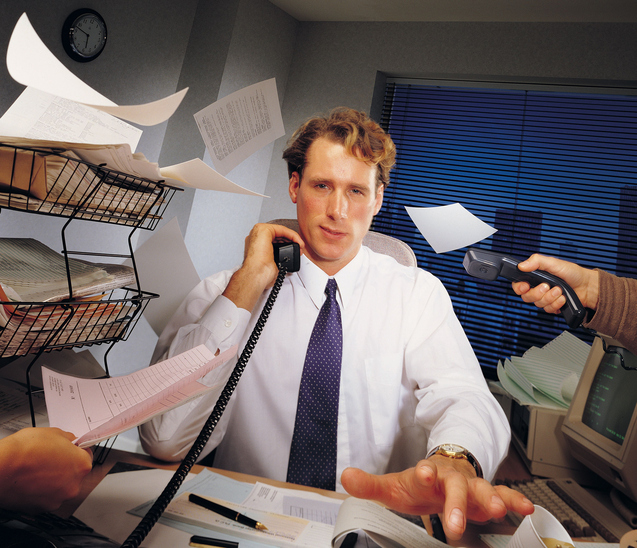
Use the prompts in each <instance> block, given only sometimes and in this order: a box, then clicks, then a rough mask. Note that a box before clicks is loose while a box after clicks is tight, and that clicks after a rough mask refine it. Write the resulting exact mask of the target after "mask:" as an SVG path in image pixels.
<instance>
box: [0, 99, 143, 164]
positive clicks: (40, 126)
mask: <svg viewBox="0 0 637 548" xmlns="http://www.w3.org/2000/svg"><path fill="white" fill-rule="evenodd" d="M0 135H3V136H7V137H26V138H28V139H43V140H48V141H64V142H69V143H89V144H92V145H110V144H113V143H127V144H128V145H129V146H130V148H131V150H132V151H133V152H134V151H135V149H136V148H137V144H138V143H139V139H140V138H141V136H142V130H141V129H139V128H136V127H135V126H132V125H131V124H127V123H126V122H124V121H123V120H120V119H119V118H116V117H115V116H112V115H110V114H108V113H106V112H102V111H99V110H96V109H94V108H92V107H89V106H86V105H83V104H81V103H76V102H75V101H71V100H70V99H65V98H63V97H57V96H56V95H51V94H50V93H47V92H46V91H42V90H39V89H36V88H32V87H27V88H26V89H25V90H24V91H23V92H22V93H21V94H20V96H19V97H18V98H17V99H16V100H15V101H14V103H13V104H12V105H11V106H10V107H9V109H8V110H7V111H6V112H5V113H4V114H3V115H2V118H0Z"/></svg>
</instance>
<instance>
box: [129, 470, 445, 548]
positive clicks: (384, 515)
mask: <svg viewBox="0 0 637 548" xmlns="http://www.w3.org/2000/svg"><path fill="white" fill-rule="evenodd" d="M189 492H192V493H196V494H198V495H200V496H203V497H209V498H213V499H217V500H218V501H219V503H220V504H223V505H224V506H228V507H232V508H236V509H238V510H241V511H242V512H243V513H245V514H247V515H248V516H249V517H251V518H253V519H257V520H258V521H260V522H261V523H263V524H264V525H265V526H266V527H267V528H268V530H267V531H257V530H256V529H251V528H249V527H246V526H243V525H241V524H239V523H237V522H235V521H232V520H228V519H226V518H223V517H221V516H219V515H217V514H215V513H214V512H211V511H210V510H206V509H204V508H201V507H199V506H197V505H195V504H193V503H190V502H188V501H187V493H189ZM178 495H179V496H178V498H176V499H175V500H173V501H172V502H171V504H170V505H169V506H168V508H167V509H166V511H165V512H164V515H163V517H162V519H161V521H162V522H163V523H165V524H169V525H170V524H174V525H175V526H178V527H181V528H183V527H184V524H186V526H192V527H197V530H200V529H202V528H204V529H212V530H214V531H215V536H219V535H223V536H222V537H220V538H223V539H225V540H233V539H235V540H236V539H237V538H241V539H246V540H248V541H249V542H250V544H249V546H253V544H252V542H255V543H258V544H257V546H261V545H268V546H272V545H274V546H300V547H304V548H329V547H333V546H337V545H338V543H339V542H340V539H341V538H342V537H344V536H345V535H346V534H347V533H349V532H351V531H355V530H363V531H365V532H366V533H367V534H368V535H369V537H370V538H371V539H372V540H373V541H374V542H376V544H378V546H381V547H382V548H395V547H397V546H402V547H405V548H411V547H413V548H423V547H424V548H442V547H444V546H446V545H445V544H443V543H441V542H440V541H438V540H436V539H434V538H433V537H430V536H429V535H428V534H427V532H426V530H425V529H424V528H421V527H418V526H417V525H414V524H413V523H411V522H409V521H406V520H404V519H403V518H401V517H399V516H397V515H396V514H394V513H392V512H390V511H389V510H387V509H385V508H383V507H381V506H379V505H378V504H376V503H373V502H370V501H364V500H360V499H355V498H353V497H350V498H348V499H346V500H345V501H344V502H343V501H341V500H339V499H334V498H331V497H326V496H324V495H320V494H318V493H313V492H309V491H303V490H298V489H284V488H280V487H274V486H271V485H267V484H264V483H257V484H255V485H251V484H246V483H242V482H237V481H235V480H231V479H229V478H226V477H224V476H221V475H219V474H215V473H214V472H211V471H209V470H204V471H202V472H201V473H199V474H198V475H197V477H196V478H194V479H192V480H190V481H188V482H186V483H185V484H184V485H183V486H182V487H181V489H180V490H179V491H178ZM152 502H153V501H150V502H147V503H146V504H144V505H141V506H139V507H136V508H134V509H132V510H131V512H132V513H134V514H135V515H138V516H142V515H144V514H145V512H146V511H147V510H148V508H149V507H150V506H151V505H152ZM178 524H180V525H178ZM192 531H193V534H195V533H194V531H195V530H194V529H193V530H192ZM196 534H201V533H200V532H199V533H196ZM204 534H205V533H204ZM208 536H209V535H208ZM243 545H244V542H243V541H242V542H241V546H243Z"/></svg>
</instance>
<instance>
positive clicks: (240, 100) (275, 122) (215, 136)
mask: <svg viewBox="0 0 637 548" xmlns="http://www.w3.org/2000/svg"><path fill="white" fill-rule="evenodd" d="M194 116H195V122H196V123H197V127H198V128H199V132H200V133H201V137H202V138H203V140H204V143H205V144H206V149H207V150H208V153H209V154H210V158H211V159H212V163H213V164H214V166H215V169H216V170H217V171H218V172H219V173H221V174H222V175H227V174H228V173H229V172H230V171H232V169H233V168H235V167H236V166H238V165H239V164H240V163H241V162H242V161H243V160H245V159H246V158H248V156H250V155H252V154H253V153H254V152H256V151H257V150H259V149H260V148H263V147H264V146H265V145H267V144H268V143H271V142H272V141H274V140H276V139H278V138H279V137H282V136H283V135H285V129H284V128H283V119H282V118H281V109H280V106H279V97H278V94H277V90H276V81H275V79H274V78H271V79H270V80H264V81H263V82H260V83H258V84H253V85H251V86H248V87H246V88H243V89H241V90H239V91H236V92H235V93H231V94H230V95H228V96H226V97H224V98H223V99H220V100H219V101H216V102H214V103H212V104H211V105H209V106H207V107H206V108H204V109H202V110H200V111H199V112H197V113H196V114H195V115H194Z"/></svg>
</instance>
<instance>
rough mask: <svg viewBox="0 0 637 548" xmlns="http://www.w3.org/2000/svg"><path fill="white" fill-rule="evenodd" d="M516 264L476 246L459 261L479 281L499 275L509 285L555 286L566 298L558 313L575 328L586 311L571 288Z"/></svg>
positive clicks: (547, 273) (554, 277)
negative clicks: (509, 282)
mask: <svg viewBox="0 0 637 548" xmlns="http://www.w3.org/2000/svg"><path fill="white" fill-rule="evenodd" d="M519 263H520V261H519V260H517V259H514V258H512V257H509V256H507V255H504V254H503V253H498V252H496V251H489V250H486V249H480V248H477V247H471V248H469V249H468V250H467V253H466V254H465V257H464V261H463V262H462V264H463V265H464V268H465V270H466V271H467V272H468V273H469V274H471V275H472V276H475V277H476V278H481V279H483V280H490V281H493V280H495V279H496V278H497V277H498V276H502V277H503V278H506V279H507V280H510V281H512V282H528V284H529V285H530V286H531V287H535V286H536V285H539V284H541V283H546V284H548V285H549V286H550V287H555V286H558V287H559V288H560V289H561V290H562V294H563V295H564V297H565V298H566V304H565V305H564V306H563V307H562V309H561V310H560V312H561V313H562V316H564V319H565V320H566V323H567V324H568V326H569V327H571V328H573V329H575V328H577V327H579V326H580V324H581V323H582V322H583V321H584V318H585V317H586V309H585V308H584V307H583V306H582V303H581V302H580V300H579V297H578V296H577V294H576V293H575V291H573V289H572V288H571V286H569V285H568V284H567V283H566V282H565V281H564V280H562V279H561V278H558V277H557V276H554V275H553V274H550V273H549V272H545V271H544V270H534V271H533V272H523V271H522V270H520V269H519V268H518V264H519Z"/></svg>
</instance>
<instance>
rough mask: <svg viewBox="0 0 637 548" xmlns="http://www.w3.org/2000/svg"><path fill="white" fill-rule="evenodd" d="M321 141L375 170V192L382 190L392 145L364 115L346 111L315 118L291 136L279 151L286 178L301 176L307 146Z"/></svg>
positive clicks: (393, 157)
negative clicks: (375, 168)
mask: <svg viewBox="0 0 637 548" xmlns="http://www.w3.org/2000/svg"><path fill="white" fill-rule="evenodd" d="M321 137H325V138H327V139H329V140H331V141H334V142H336V143H339V144H341V145H343V146H344V147H345V149H346V150H347V151H348V152H349V153H350V154H352V155H353V156H356V157H358V158H361V160H364V161H366V162H368V163H370V164H373V165H375V166H377V167H378V175H377V179H376V188H377V189H378V188H380V186H381V185H382V186H383V188H386V187H387V185H388V184H389V172H390V171H391V169H392V167H393V166H394V164H395V163H396V145H394V142H393V141H392V140H391V137H390V136H389V135H388V134H387V133H385V131H384V130H383V128H381V127H380V126H379V125H378V124H377V123H376V122H374V120H372V119H371V118H369V116H367V114H365V113H364V112H360V111H358V110H354V109H351V108H346V107H339V108H335V109H334V110H332V111H331V112H330V113H329V114H328V115H327V116H315V117H313V118H310V119H309V120H308V121H307V122H305V123H304V124H303V125H302V126H301V127H300V128H299V129H297V130H296V131H295V132H294V135H292V137H291V139H290V140H289V141H288V146H287V148H286V149H285V150H284V151H283V159H284V160H285V161H286V162H287V163H288V176H289V177H291V176H292V173H295V172H296V173H298V174H299V178H302V176H303V168H304V167H305V163H306V161H307V151H308V150H309V148H310V145H311V144H312V143H313V142H314V141H315V140H316V139H319V138H321Z"/></svg>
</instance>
